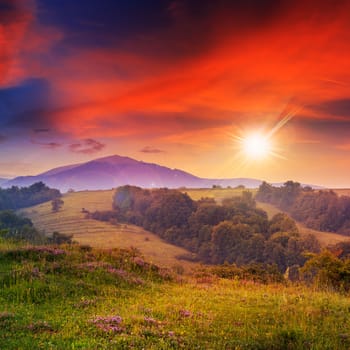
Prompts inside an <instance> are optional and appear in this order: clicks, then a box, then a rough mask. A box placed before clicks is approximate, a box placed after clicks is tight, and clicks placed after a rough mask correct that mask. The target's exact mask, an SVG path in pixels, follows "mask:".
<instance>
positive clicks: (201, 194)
mask: <svg viewBox="0 0 350 350" xmlns="http://www.w3.org/2000/svg"><path fill="white" fill-rule="evenodd" d="M243 191H246V190H245V189H236V188H198V189H196V188H195V189H185V190H182V192H184V193H187V194H188V195H189V196H190V197H191V198H192V199H194V200H196V201H197V200H199V199H201V198H206V197H207V198H214V199H215V200H216V201H217V202H218V203H220V202H221V201H222V200H223V199H224V198H229V197H233V196H240V195H241V194H242V192H243ZM249 191H251V192H253V193H255V192H256V190H249Z"/></svg>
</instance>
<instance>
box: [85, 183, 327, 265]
mask: <svg viewBox="0 0 350 350" xmlns="http://www.w3.org/2000/svg"><path fill="white" fill-rule="evenodd" d="M89 216H90V217H91V218H95V219H99V220H104V221H112V222H114V223H115V222H127V223H132V224H135V225H138V226H142V227H143V228H145V229H146V230H149V231H151V232H153V233H155V234H157V235H159V236H160V237H161V238H163V239H164V240H166V241H168V242H170V243H173V244H175V245H178V246H182V247H184V248H186V249H188V250H190V251H191V252H193V253H195V254H196V256H197V257H198V259H199V260H200V261H202V262H205V263H210V264H222V263H224V262H227V263H230V264H232V263H235V264H237V265H238V266H242V265H246V264H251V263H265V264H276V265H277V266H278V268H279V269H280V271H284V270H285V269H286V268H287V267H288V266H292V265H295V264H298V265H302V264H303V263H304V262H305V260H306V258H305V256H304V254H303V253H304V252H305V251H308V252H318V251H319V249H320V247H319V243H318V241H317V240H316V238H315V237H314V236H312V235H310V236H308V237H305V238H303V237H301V236H300V234H299V232H298V229H297V227H296V225H295V222H294V221H293V220H292V219H291V218H289V217H288V216H287V215H286V214H282V213H280V214H277V215H275V216H274V217H273V218H272V219H271V220H268V217H267V214H266V212H265V211H263V210H262V209H258V208H257V207H256V203H255V200H254V198H253V196H252V193H251V192H248V191H245V192H243V194H242V196H239V197H232V198H228V199H225V200H223V202H222V204H220V205H219V204H217V203H216V202H215V201H214V200H213V199H211V198H203V199H201V200H199V201H194V200H192V199H191V198H190V197H189V196H188V195H187V194H186V193H182V192H180V191H178V190H170V189H152V190H147V189H141V188H138V187H134V186H123V187H120V188H118V189H117V190H116V192H115V195H114V199H113V210H112V211H110V212H95V213H91V214H89Z"/></svg>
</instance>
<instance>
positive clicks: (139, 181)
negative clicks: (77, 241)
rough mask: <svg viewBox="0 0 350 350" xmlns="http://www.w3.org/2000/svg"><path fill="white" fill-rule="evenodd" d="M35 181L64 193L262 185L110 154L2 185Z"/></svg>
mask: <svg viewBox="0 0 350 350" xmlns="http://www.w3.org/2000/svg"><path fill="white" fill-rule="evenodd" d="M38 181H42V182H44V183H46V184H47V185H48V186H50V187H53V188H58V189H60V190H61V191H63V192H65V191H67V190H69V189H74V190H77V191H81V190H103V189H111V188H115V187H118V186H123V185H135V186H139V187H144V188H153V187H168V188H179V187H187V188H201V187H204V188H208V187H212V186H213V185H219V186H222V187H227V186H231V187H235V186H238V185H244V186H246V187H250V188H254V187H258V186H259V185H260V184H261V182H262V181H260V180H256V179H204V178H199V177H197V176H194V175H192V174H190V173H187V172H185V171H183V170H180V169H170V168H168V167H165V166H161V165H159V164H154V163H146V162H143V161H138V160H135V159H132V158H129V157H123V156H120V155H112V156H108V157H102V158H97V159H94V160H91V161H88V162H85V163H80V164H72V165H67V166H61V167H58V168H54V169H51V170H48V171H46V172H44V173H41V174H39V175H37V176H22V177H17V178H15V179H13V180H10V181H7V182H6V183H4V184H3V186H5V187H10V186H29V185H31V184H33V183H35V182H38Z"/></svg>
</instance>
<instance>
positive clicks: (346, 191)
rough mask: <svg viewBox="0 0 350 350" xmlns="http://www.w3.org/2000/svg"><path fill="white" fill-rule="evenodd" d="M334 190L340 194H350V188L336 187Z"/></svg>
mask: <svg viewBox="0 0 350 350" xmlns="http://www.w3.org/2000/svg"><path fill="white" fill-rule="evenodd" d="M332 191H334V192H335V193H336V194H337V195H339V196H350V189H349V188H336V189H333V190H332Z"/></svg>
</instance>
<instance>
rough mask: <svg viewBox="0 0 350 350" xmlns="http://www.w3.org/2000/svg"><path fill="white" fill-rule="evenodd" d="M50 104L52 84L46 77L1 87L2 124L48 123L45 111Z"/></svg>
mask: <svg viewBox="0 0 350 350" xmlns="http://www.w3.org/2000/svg"><path fill="white" fill-rule="evenodd" d="M50 105H51V102H50V85H49V83H48V82H47V81H46V80H45V79H28V80H26V81H24V82H23V83H22V84H19V85H18V86H15V87H9V88H4V89H0V125H1V126H3V127H8V126H10V127H11V126H12V127H13V126H19V127H21V126H24V127H26V126H28V127H30V128H33V127H34V128H35V127H42V126H43V124H46V123H47V120H46V118H45V116H44V114H43V111H45V110H48V109H49V108H50ZM45 126H46V125H45Z"/></svg>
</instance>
